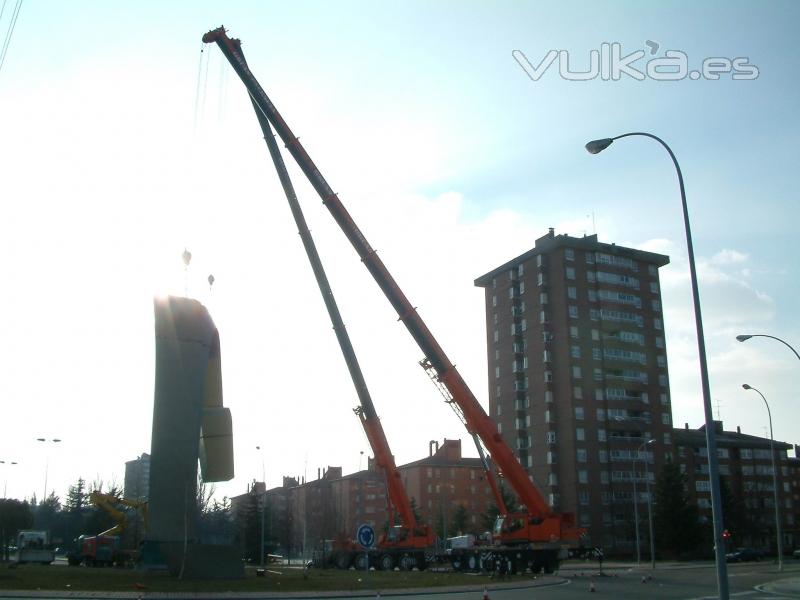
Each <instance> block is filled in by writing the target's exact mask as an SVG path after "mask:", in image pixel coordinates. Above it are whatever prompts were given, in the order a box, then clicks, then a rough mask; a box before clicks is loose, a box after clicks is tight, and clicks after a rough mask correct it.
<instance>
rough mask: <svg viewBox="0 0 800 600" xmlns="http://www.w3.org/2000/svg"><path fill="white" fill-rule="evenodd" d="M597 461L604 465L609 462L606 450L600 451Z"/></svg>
mask: <svg viewBox="0 0 800 600" xmlns="http://www.w3.org/2000/svg"><path fill="white" fill-rule="evenodd" d="M597 460H599V461H600V462H601V463H602V464H605V463H607V462H608V452H607V451H606V450H598V452H597Z"/></svg>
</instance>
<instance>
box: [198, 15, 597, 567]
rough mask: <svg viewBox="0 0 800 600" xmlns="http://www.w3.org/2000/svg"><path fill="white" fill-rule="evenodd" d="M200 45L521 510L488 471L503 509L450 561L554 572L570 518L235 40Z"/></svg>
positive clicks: (222, 35)
mask: <svg viewBox="0 0 800 600" xmlns="http://www.w3.org/2000/svg"><path fill="white" fill-rule="evenodd" d="M203 42H205V43H216V44H217V45H218V46H219V48H220V50H222V53H223V54H224V55H225V57H226V58H227V59H228V61H229V62H230V63H231V66H232V67H233V68H234V70H235V71H236V73H237V74H238V75H239V77H240V79H241V80H242V82H243V83H244V85H245V87H246V88H247V91H248V92H249V94H250V97H251V99H252V101H253V103H254V105H255V107H256V108H257V113H260V115H261V116H263V117H265V118H266V119H267V120H268V121H269V123H270V124H271V125H272V126H273V127H274V128H275V130H276V131H277V133H278V135H280V137H281V139H282V140H283V142H284V144H285V145H286V148H287V149H288V150H289V152H290V154H291V155H292V156H293V157H294V159H295V160H296V161H297V164H298V166H299V167H300V169H301V170H302V171H303V173H304V174H305V175H306V177H307V178H308V180H309V182H310V183H311V185H312V186H313V187H314V189H315V190H316V191H317V193H318V194H319V196H320V198H321V199H322V202H323V204H324V205H325V206H326V207H327V209H328V211H329V212H330V213H331V215H332V216H333V218H334V220H335V221H336V222H337V224H338V225H339V227H340V228H341V229H342V231H343V232H344V234H345V236H346V237H347V239H348V240H349V241H350V243H351V245H352V246H353V248H354V249H355V250H356V252H357V254H358V255H359V257H360V258H361V261H362V262H363V263H364V265H365V266H366V268H367V270H368V271H369V272H370V274H371V275H372V277H373V278H374V279H375V282H376V283H377V284H378V286H379V287H380V288H381V290H382V291H383V293H384V295H385V296H386V298H387V299H388V300H389V302H390V303H391V305H392V306H393V308H394V309H395V311H396V312H397V314H398V316H399V319H400V320H401V321H402V322H403V324H404V325H405V326H406V328H407V329H408V331H409V333H410V334H411V336H412V337H413V338H414V341H416V342H417V345H418V346H419V347H420V349H421V350H422V352H423V354H424V357H425V358H424V359H423V360H422V361H421V362H420V364H421V365H422V366H423V368H425V370H426V372H428V374H429V376H431V378H432V379H434V381H435V382H437V383H438V384H439V387H440V389H441V390H442V392H443V393H444V394H445V399H446V401H447V402H449V403H450V405H451V406H452V407H453V408H454V410H456V412H457V413H458V414H459V415H460V417H461V419H462V421H463V422H464V424H465V426H466V428H467V431H469V433H470V434H472V435H473V437H475V436H476V435H477V437H479V438H480V440H481V441H482V442H483V444H484V446H485V447H486V449H487V450H488V451H489V453H490V454H491V457H492V460H493V462H494V464H495V465H497V467H498V469H499V470H500V472H501V474H502V476H503V477H504V478H505V480H506V481H508V482H509V484H510V485H511V487H512V488H513V489H514V491H515V492H516V493H517V496H518V498H519V501H520V502H521V504H522V505H524V508H525V510H524V511H513V512H511V511H509V510H508V508H507V507H506V506H505V504H504V502H503V499H502V496H501V495H500V492H499V489H498V487H497V485H496V483H494V479H493V477H491V473H489V475H490V477H489V481H490V482H491V483H492V490H493V492H494V495H495V501H496V503H497V506H498V508H499V510H500V514H499V516H498V518H497V521H496V523H495V526H494V530H493V532H492V543H491V544H490V545H488V546H486V547H483V548H481V549H480V552H479V551H478V548H465V549H458V551H457V552H456V553H455V555H454V556H453V560H454V564H459V565H469V568H471V569H474V568H480V567H481V566H483V567H484V568H486V567H489V568H491V566H492V565H493V564H494V562H495V561H496V560H497V559H503V560H506V561H509V562H510V563H511V569H512V571H516V570H518V569H524V568H526V567H529V568H531V569H532V570H533V571H535V572H536V571H539V570H542V569H543V570H545V571H546V572H550V571H552V570H554V569H555V568H557V566H558V563H559V560H560V558H562V557H563V556H564V555H565V554H566V552H567V547H568V546H574V545H576V544H577V543H578V541H579V539H580V538H581V537H582V535H583V533H584V532H583V530H580V529H577V528H576V527H575V523H574V517H573V515H570V514H566V513H565V514H558V513H555V512H553V511H552V509H551V508H550V506H549V505H548V504H547V502H546V501H545V499H544V498H543V496H542V494H541V493H540V492H539V490H538V489H537V488H536V486H535V485H534V484H533V482H532V481H531V480H530V479H529V478H528V475H527V473H526V472H525V469H524V468H523V467H522V465H520V463H519V462H518V461H517V459H516V457H515V456H514V454H513V452H512V450H511V448H509V446H508V445H507V444H506V443H505V441H504V440H503V439H502V437H501V436H500V434H499V433H498V432H497V429H496V427H495V424H494V422H493V421H492V419H491V418H490V417H489V416H488V415H487V414H486V411H485V410H484V409H483V407H482V406H481V404H480V403H479V402H478V400H477V398H476V397H475V395H474V394H473V393H472V391H471V390H470V388H469V386H467V384H466V382H465V381H464V380H463V378H462V377H461V375H460V374H459V372H458V370H457V369H456V368H455V366H454V365H453V364H452V363H451V362H450V360H449V359H448V358H447V355H446V354H445V353H444V350H442V348H441V347H440V346H439V343H438V342H437V341H436V338H435V337H434V336H433V334H432V333H431V332H430V330H429V329H428V327H427V326H426V325H425V323H424V322H423V320H422V318H421V317H420V316H419V314H418V313H417V311H416V309H415V308H414V306H413V305H412V304H411V303H410V302H409V301H408V299H407V298H406V296H405V295H404V294H403V292H402V290H401V289H400V287H399V286H398V285H397V283H396V282H395V280H394V278H393V277H392V276H391V274H390V273H389V271H388V269H387V268H386V266H385V265H384V264H383V262H382V261H381V259H380V258H379V257H378V255H377V253H376V252H375V250H374V249H373V248H372V247H371V246H370V244H369V242H367V240H366V238H365V237H364V235H363V234H362V233H361V231H360V230H359V228H358V226H357V225H356V224H355V222H354V221H353V219H352V217H351V216H350V214H349V213H348V212H347V210H346V209H345V207H344V205H343V204H342V203H341V201H340V200H339V198H338V196H337V195H336V194H335V193H334V192H333V189H332V188H331V187H330V185H329V184H328V182H327V181H326V180H325V178H324V177H323V176H322V173H321V172H320V171H319V169H318V168H317V166H316V165H315V164H314V161H313V160H312V159H311V157H310V156H309V155H308V153H307V152H306V150H305V148H304V147H303V146H302V144H301V143H300V141H299V140H298V139H297V137H296V136H295V135H294V133H293V132H292V130H291V129H290V128H289V126H288V125H287V124H286V122H285V121H284V120H283V117H282V116H281V115H280V113H279V112H278V110H277V109H276V108H275V105H274V104H273V103H272V101H271V100H270V99H269V97H268V96H267V94H266V92H265V91H264V90H263V89H262V87H261V86H260V84H259V83H258V81H257V80H256V78H255V76H254V75H253V74H252V72H251V71H250V69H249V68H248V66H247V62H246V61H245V60H244V57H243V56H242V53H241V45H240V43H239V42H238V40H232V39H230V38H229V37H228V36H227V34H226V32H225V29H224V28H223V27H219V28H217V29H214V30H212V31H209V32H208V33H206V34H205V35H204V36H203ZM267 137H271V135H269V136H267Z"/></svg>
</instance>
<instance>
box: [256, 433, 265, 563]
mask: <svg viewBox="0 0 800 600" xmlns="http://www.w3.org/2000/svg"><path fill="white" fill-rule="evenodd" d="M256 450H258V451H259V452H261V481H262V483H263V484H264V493H263V494H262V496H261V552H260V554H259V557H260V561H261V568H262V569H263V568H264V512H265V511H266V509H267V475H266V473H267V472H266V470H265V469H264V453H263V452H262V451H261V446H256Z"/></svg>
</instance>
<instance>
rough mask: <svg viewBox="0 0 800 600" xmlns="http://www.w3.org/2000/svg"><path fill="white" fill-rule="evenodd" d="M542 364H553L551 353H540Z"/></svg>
mask: <svg viewBox="0 0 800 600" xmlns="http://www.w3.org/2000/svg"><path fill="white" fill-rule="evenodd" d="M542 362H545V363H549V362H553V353H552V352H550V350H545V351H543V352H542Z"/></svg>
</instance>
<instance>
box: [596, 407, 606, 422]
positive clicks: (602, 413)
mask: <svg viewBox="0 0 800 600" xmlns="http://www.w3.org/2000/svg"><path fill="white" fill-rule="evenodd" d="M597 420H598V421H600V422H601V423H603V422H605V420H606V409H605V408H598V409H597Z"/></svg>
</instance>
